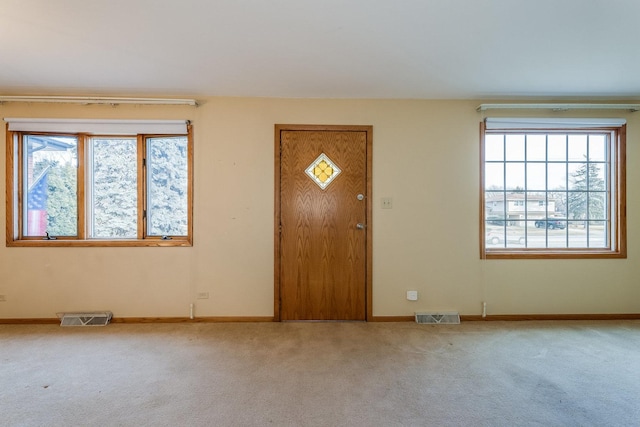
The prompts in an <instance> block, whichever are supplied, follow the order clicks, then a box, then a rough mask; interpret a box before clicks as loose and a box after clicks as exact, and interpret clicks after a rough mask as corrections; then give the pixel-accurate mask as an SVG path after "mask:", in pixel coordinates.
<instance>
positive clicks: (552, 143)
mask: <svg viewBox="0 0 640 427" xmlns="http://www.w3.org/2000/svg"><path fill="white" fill-rule="evenodd" d="M566 141H567V136H566V135H549V136H548V145H547V150H548V158H547V160H549V161H565V160H567V142H566Z"/></svg>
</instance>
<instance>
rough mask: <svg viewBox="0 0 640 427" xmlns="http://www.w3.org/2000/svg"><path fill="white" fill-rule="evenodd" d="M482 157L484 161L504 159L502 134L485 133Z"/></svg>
mask: <svg viewBox="0 0 640 427" xmlns="http://www.w3.org/2000/svg"><path fill="white" fill-rule="evenodd" d="M484 159H485V160H486V161H503V160H504V135H485V137H484Z"/></svg>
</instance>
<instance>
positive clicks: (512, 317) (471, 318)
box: [460, 313, 640, 322]
mask: <svg viewBox="0 0 640 427" xmlns="http://www.w3.org/2000/svg"><path fill="white" fill-rule="evenodd" d="M638 319H640V313H607V314H493V315H487V316H486V317H482V316H480V315H467V316H463V315H461V316H460V321H463V322H477V321H509V322H515V321H523V320H638Z"/></svg>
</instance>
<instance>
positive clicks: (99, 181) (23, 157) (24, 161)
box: [5, 119, 193, 246]
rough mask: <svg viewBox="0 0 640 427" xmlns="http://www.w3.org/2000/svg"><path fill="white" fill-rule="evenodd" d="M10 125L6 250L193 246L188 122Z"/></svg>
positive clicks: (21, 121) (37, 122) (17, 121)
mask: <svg viewBox="0 0 640 427" xmlns="http://www.w3.org/2000/svg"><path fill="white" fill-rule="evenodd" d="M5 121H7V127H8V132H7V152H8V154H9V155H8V156H7V171H8V174H7V176H8V178H9V182H8V183H7V184H8V186H9V188H11V189H12V191H11V192H10V197H9V200H8V201H7V202H8V203H7V230H12V233H8V235H7V245H8V246H190V245H191V243H192V236H191V235H192V232H191V230H192V227H191V222H192V221H191V216H192V214H191V212H192V178H191V177H192V164H191V162H192V157H193V156H192V154H191V153H192V137H191V132H192V130H191V125H190V124H188V122H186V121H150V120H147V121H127V120H124V121H123V120H119V121H112V120H93V121H91V120H46V119H5Z"/></svg>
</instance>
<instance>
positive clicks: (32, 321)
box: [0, 316, 273, 325]
mask: <svg viewBox="0 0 640 427" xmlns="http://www.w3.org/2000/svg"><path fill="white" fill-rule="evenodd" d="M231 322H242V323H246V322H273V317H233V316H216V317H196V318H195V319H190V318H189V317H114V318H112V319H111V323H231ZM50 324H60V319H58V318H45V317H42V318H40V317H37V318H28V319H27V318H25V319H20V318H14V319H0V325H50Z"/></svg>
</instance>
